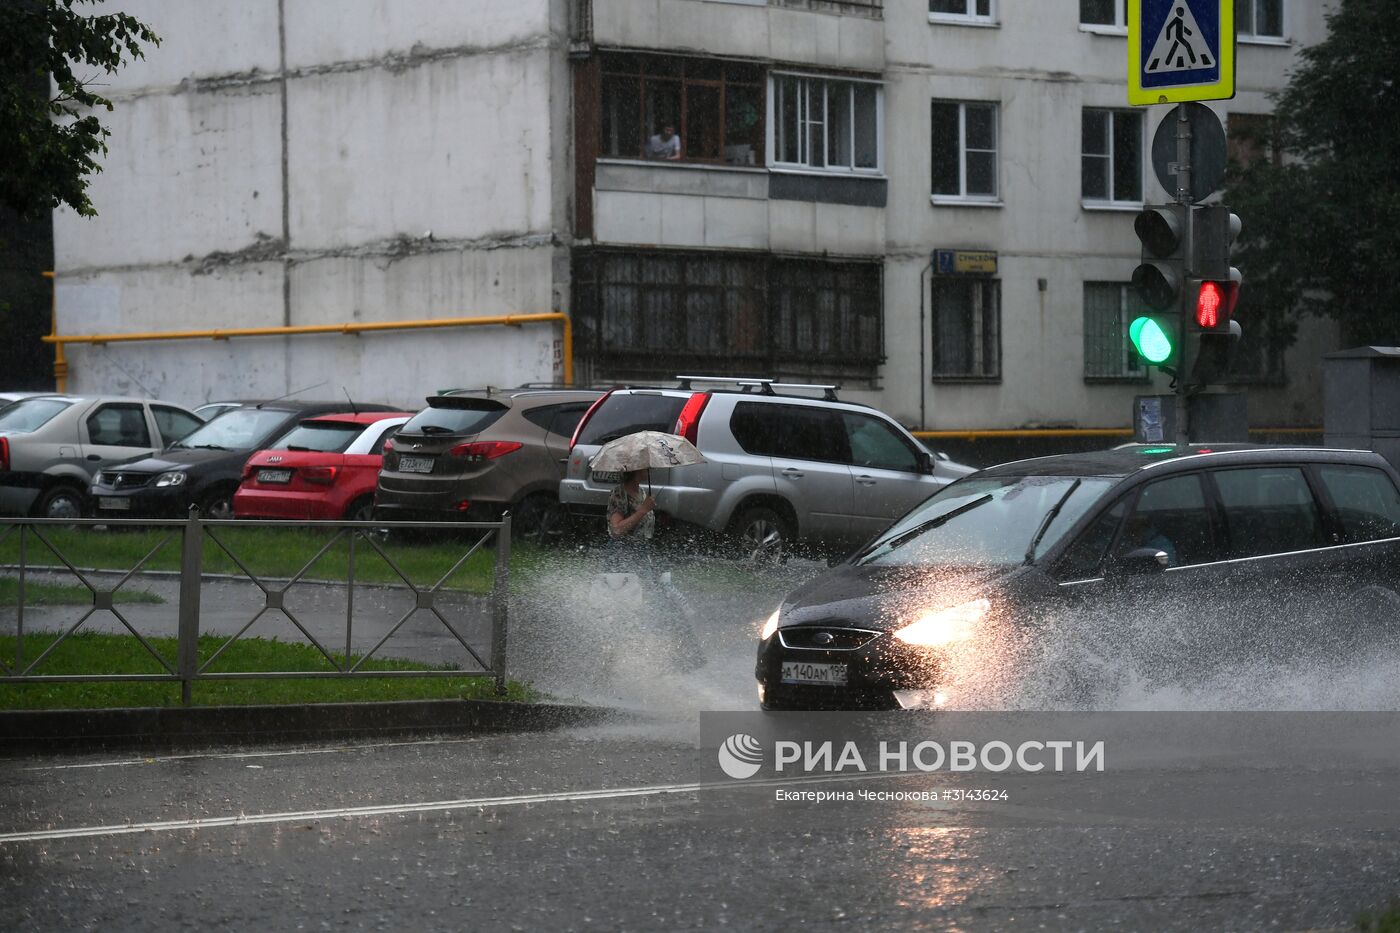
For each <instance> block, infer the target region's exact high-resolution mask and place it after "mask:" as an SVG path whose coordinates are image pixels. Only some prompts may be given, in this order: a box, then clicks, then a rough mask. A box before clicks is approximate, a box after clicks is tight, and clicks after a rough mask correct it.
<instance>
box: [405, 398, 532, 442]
mask: <svg viewBox="0 0 1400 933" xmlns="http://www.w3.org/2000/svg"><path fill="white" fill-rule="evenodd" d="M505 412H506V407H505V406H504V405H502V404H501V403H500V402H493V401H488V400H485V399H472V398H454V397H452V396H441V397H437V398H431V399H429V400H428V407H427V408H425V409H423V410H422V411H420V412H419V413H418V414H416V415H414V416H413V417H412V418H410V419H408V423H407V424H405V425H404V426H403V428H402V429H401V431H400V433H402V434H480V433H481V432H482V431H484V430H486V429H487V428H488V427H490V426H491V425H492V424H494V423H495V422H496V419H498V418H500V417H501V415H503V414H505Z"/></svg>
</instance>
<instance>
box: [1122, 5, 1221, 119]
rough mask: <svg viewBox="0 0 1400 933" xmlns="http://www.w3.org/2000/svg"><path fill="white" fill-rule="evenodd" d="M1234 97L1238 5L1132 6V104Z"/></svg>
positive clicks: (1129, 18)
mask: <svg viewBox="0 0 1400 933" xmlns="http://www.w3.org/2000/svg"><path fill="white" fill-rule="evenodd" d="M1234 96H1235V4H1234V0H1128V103H1130V104H1134V105H1139V106H1141V105H1146V104H1175V103H1180V102H1182V101H1189V100H1228V99H1230V98H1231V97H1234Z"/></svg>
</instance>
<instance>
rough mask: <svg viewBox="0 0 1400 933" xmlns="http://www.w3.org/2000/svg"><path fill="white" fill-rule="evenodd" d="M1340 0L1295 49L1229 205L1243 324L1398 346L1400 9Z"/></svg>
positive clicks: (1282, 335) (1275, 335) (1286, 337)
mask: <svg viewBox="0 0 1400 933" xmlns="http://www.w3.org/2000/svg"><path fill="white" fill-rule="evenodd" d="M1396 14H1397V9H1396V6H1395V3H1394V0H1341V2H1340V3H1339V4H1338V5H1337V6H1336V7H1334V8H1333V10H1332V12H1330V13H1329V14H1328V16H1327V27H1328V34H1327V38H1326V39H1325V40H1324V41H1323V42H1321V43H1319V44H1318V45H1314V46H1311V47H1309V48H1306V49H1303V50H1302V52H1301V53H1300V57H1301V62H1300V64H1299V66H1298V68H1297V69H1296V70H1295V71H1294V72H1293V74H1292V75H1291V76H1290V80H1289V84H1288V87H1287V88H1286V89H1285V90H1283V91H1282V92H1281V93H1279V94H1278V95H1277V97H1276V98H1275V109H1274V117H1273V119H1272V120H1271V121H1268V124H1267V125H1268V129H1267V130H1266V131H1256V132H1255V133H1253V134H1252V136H1253V138H1252V139H1250V140H1248V141H1249V142H1252V143H1254V144H1255V145H1256V149H1255V151H1256V153H1269V154H1271V157H1265V158H1255V159H1253V160H1251V161H1250V162H1249V164H1247V165H1236V166H1234V168H1233V170H1232V174H1231V179H1230V182H1229V191H1228V197H1227V201H1228V202H1229V204H1230V205H1231V207H1232V208H1233V209H1234V210H1235V212H1236V213H1238V214H1239V215H1240V216H1241V217H1242V218H1243V219H1244V231H1243V233H1242V234H1241V235H1240V240H1239V246H1240V249H1239V252H1238V253H1237V259H1236V262H1237V264H1238V265H1239V267H1240V269H1241V270H1243V272H1244V276H1245V282H1244V290H1243V292H1242V297H1241V320H1242V323H1243V324H1244V326H1245V327H1246V328H1249V327H1251V325H1256V324H1262V325H1264V327H1265V328H1266V330H1267V331H1268V333H1269V334H1270V336H1271V338H1272V339H1273V340H1275V341H1277V342H1281V343H1285V344H1286V343H1291V342H1292V340H1293V337H1294V334H1295V333H1296V326H1297V320H1298V318H1299V316H1300V315H1305V314H1315V315H1320V316H1325V317H1330V318H1333V319H1335V320H1337V321H1338V322H1340V323H1341V325H1342V327H1343V331H1344V334H1345V336H1346V339H1347V341H1348V342H1350V343H1378V342H1380V343H1386V344H1397V343H1400V16H1397V15H1396Z"/></svg>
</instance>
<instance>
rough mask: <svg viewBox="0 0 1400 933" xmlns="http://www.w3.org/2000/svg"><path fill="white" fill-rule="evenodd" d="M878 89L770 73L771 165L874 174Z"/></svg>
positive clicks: (864, 83)
mask: <svg viewBox="0 0 1400 933" xmlns="http://www.w3.org/2000/svg"><path fill="white" fill-rule="evenodd" d="M882 93H883V91H882V88H881V87H880V85H879V84H877V83H876V82H873V81H842V80H835V79H829V78H806V77H800V76H798V75H788V74H776V75H774V76H773V108H772V111H773V133H772V136H773V139H772V144H773V153H772V155H773V164H774V166H776V167H780V168H797V169H816V170H818V171H827V172H871V173H876V172H879V171H880V169H881V167H882V160H881V158H880V155H881V153H880V150H881V137H882V135H883V134H882V133H881V131H880V124H881V109H880V108H881V102H882Z"/></svg>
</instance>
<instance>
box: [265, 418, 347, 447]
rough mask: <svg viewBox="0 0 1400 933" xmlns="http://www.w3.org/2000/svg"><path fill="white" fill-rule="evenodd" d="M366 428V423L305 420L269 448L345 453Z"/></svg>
mask: <svg viewBox="0 0 1400 933" xmlns="http://www.w3.org/2000/svg"><path fill="white" fill-rule="evenodd" d="M364 429H365V426H364V425H362V424H353V423H351V422H348V421H303V422H302V423H301V424H299V425H297V426H296V427H294V428H292V429H291V430H290V431H288V432H287V433H286V434H283V435H282V436H281V437H279V438H278V439H277V440H276V441H274V442H272V443H271V444H268V445H267V447H268V449H269V450H315V451H319V452H321V453H327V454H338V453H343V452H344V450H345V448H347V447H349V446H350V442H351V441H353V440H354V439H355V438H357V437H359V436H360V434H361V432H363V431H364Z"/></svg>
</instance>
